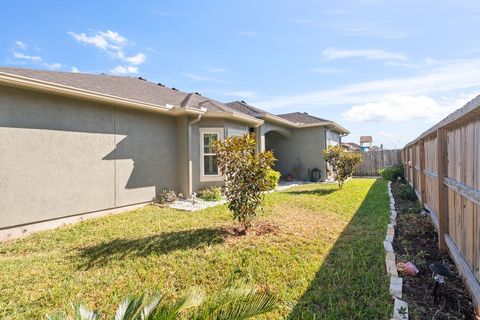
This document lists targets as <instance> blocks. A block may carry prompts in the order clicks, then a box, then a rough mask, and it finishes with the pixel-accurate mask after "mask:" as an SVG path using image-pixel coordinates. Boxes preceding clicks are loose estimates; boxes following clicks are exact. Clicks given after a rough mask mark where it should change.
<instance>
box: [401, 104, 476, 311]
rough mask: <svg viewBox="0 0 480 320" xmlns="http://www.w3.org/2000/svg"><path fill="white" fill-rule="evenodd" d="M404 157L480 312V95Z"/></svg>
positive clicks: (420, 139)
mask: <svg viewBox="0 0 480 320" xmlns="http://www.w3.org/2000/svg"><path fill="white" fill-rule="evenodd" d="M402 159H403V165H404V169H405V174H406V178H407V180H408V182H409V183H410V185H412V187H413V188H414V189H415V191H416V193H417V195H418V197H419V200H420V202H421V203H422V205H423V206H424V207H425V208H426V209H427V210H428V211H430V217H431V219H432V221H433V223H434V225H435V227H436V229H437V232H438V239H439V248H440V251H443V252H445V251H448V252H449V254H450V256H451V257H452V258H453V260H454V261H455V264H456V265H457V267H458V270H459V272H460V273H461V275H462V277H463V279H464V281H465V283H466V285H467V288H468V290H469V291H470V293H471V295H472V298H473V302H474V304H475V306H476V307H475V308H476V309H475V311H476V313H477V314H480V96H478V97H476V98H475V99H474V100H472V101H470V102H469V103H468V104H467V105H465V106H464V107H463V108H461V109H459V110H457V111H455V112H454V113H452V114H451V115H449V116H448V117H447V118H445V119H444V120H442V121H441V122H440V123H438V124H437V125H435V126H433V127H432V128H430V129H429V130H427V131H426V132H424V133H423V134H422V135H420V137H418V138H417V139H416V140H414V141H412V142H410V143H409V144H407V145H406V146H405V148H404V149H403V150H402Z"/></svg>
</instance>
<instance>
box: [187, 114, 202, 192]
mask: <svg viewBox="0 0 480 320" xmlns="http://www.w3.org/2000/svg"><path fill="white" fill-rule="evenodd" d="M201 119H202V114H199V115H197V118H195V119H193V120H190V121H189V122H188V123H187V173H188V174H187V179H188V181H187V195H186V196H187V197H189V196H190V195H191V194H192V192H193V186H192V181H193V169H192V159H191V158H192V155H191V152H190V138H191V136H192V125H194V124H195V123H197V122H199V121H200V120H201Z"/></svg>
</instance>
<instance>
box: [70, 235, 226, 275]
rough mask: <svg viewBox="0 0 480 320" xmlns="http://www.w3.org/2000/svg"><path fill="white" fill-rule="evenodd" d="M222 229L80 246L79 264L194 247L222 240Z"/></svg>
mask: <svg viewBox="0 0 480 320" xmlns="http://www.w3.org/2000/svg"><path fill="white" fill-rule="evenodd" d="M224 236H225V231H224V230H222V229H221V228H204V229H194V230H183V231H175V232H165V233H160V234H156V235H153V236H149V237H144V238H137V239H115V240H112V241H108V242H102V243H99V244H96V245H93V246H90V247H85V248H81V249H80V254H79V255H80V258H81V259H82V261H83V264H82V265H81V266H80V268H85V269H90V268H91V267H95V266H102V265H104V264H105V263H107V262H109V261H112V260H121V259H124V258H127V257H146V256H149V255H162V254H167V253H169V252H172V251H176V250H187V249H195V248H199V247H204V246H210V245H215V244H220V243H223V241H224Z"/></svg>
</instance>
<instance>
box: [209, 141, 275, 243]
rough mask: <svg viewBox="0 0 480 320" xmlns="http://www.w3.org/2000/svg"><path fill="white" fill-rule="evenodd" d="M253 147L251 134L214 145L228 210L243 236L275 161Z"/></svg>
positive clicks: (254, 143) (216, 142) (267, 153)
mask: <svg viewBox="0 0 480 320" xmlns="http://www.w3.org/2000/svg"><path fill="white" fill-rule="evenodd" d="M256 144H257V141H256V140H255V136H254V135H253V134H246V135H244V136H243V137H229V138H227V139H225V140H224V141H220V140H218V141H215V142H214V143H213V150H214V151H215V153H216V155H217V163H218V168H219V169H220V172H222V174H223V176H224V178H225V196H226V197H227V200H228V209H229V210H230V211H231V212H232V213H233V218H234V219H236V220H238V222H240V224H241V225H242V226H243V229H244V233H245V234H246V233H247V229H248V228H249V227H250V226H251V224H252V221H253V219H254V218H255V217H256V215H257V208H258V207H259V206H260V205H261V203H262V201H263V198H264V191H265V189H266V188H267V187H266V185H267V184H268V180H267V174H268V172H269V170H270V168H271V167H272V166H273V163H274V162H275V157H274V156H273V152H271V151H264V152H259V153H256V152H255V148H256Z"/></svg>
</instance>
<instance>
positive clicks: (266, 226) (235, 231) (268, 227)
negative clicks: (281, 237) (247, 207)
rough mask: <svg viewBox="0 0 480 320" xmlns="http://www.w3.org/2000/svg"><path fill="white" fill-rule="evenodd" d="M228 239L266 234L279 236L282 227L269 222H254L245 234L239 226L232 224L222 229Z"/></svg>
mask: <svg viewBox="0 0 480 320" xmlns="http://www.w3.org/2000/svg"><path fill="white" fill-rule="evenodd" d="M222 230H223V231H224V234H225V236H226V237H227V238H231V237H240V236H263V235H266V234H277V233H278V232H280V227H279V225H278V224H277V223H275V222H272V221H268V220H259V221H254V222H253V223H252V226H251V227H250V228H249V229H248V230H247V232H245V230H244V228H243V227H242V226H241V225H239V224H231V225H226V226H223V227H222Z"/></svg>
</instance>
